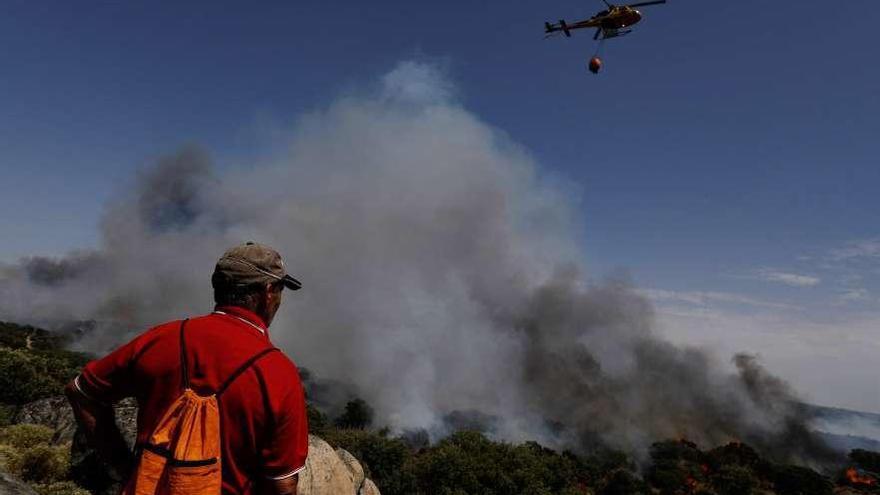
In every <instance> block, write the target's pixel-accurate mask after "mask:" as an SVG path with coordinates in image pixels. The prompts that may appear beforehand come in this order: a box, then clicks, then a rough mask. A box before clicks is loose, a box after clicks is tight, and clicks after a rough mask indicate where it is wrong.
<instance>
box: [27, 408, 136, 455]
mask: <svg viewBox="0 0 880 495" xmlns="http://www.w3.org/2000/svg"><path fill="white" fill-rule="evenodd" d="M114 409H115V410H116V424H117V425H118V426H119V430H120V431H121V432H122V433H123V435H124V436H125V440H126V441H127V442H128V444H129V445H133V444H134V440H135V436H136V435H137V402H135V400H134V399H124V400H122V401H120V402H119V404H117V405H116V407H115V408H114ZM13 422H14V423H27V424H35V425H43V426H48V427H49V428H52V429H53V430H55V436H53V437H52V442H53V443H55V444H62V443H66V442H70V441H73V439H74V434H75V433H76V421H75V420H74V418H73V410H72V409H71V408H70V404H69V403H68V402H67V398H66V397H63V396H62V397H49V398H48V399H42V400H38V401H36V402H31V403H29V404H25V405H24V406H22V407H21V409H19V411H18V413H17V414H16V415H15V417H14V418H13Z"/></svg>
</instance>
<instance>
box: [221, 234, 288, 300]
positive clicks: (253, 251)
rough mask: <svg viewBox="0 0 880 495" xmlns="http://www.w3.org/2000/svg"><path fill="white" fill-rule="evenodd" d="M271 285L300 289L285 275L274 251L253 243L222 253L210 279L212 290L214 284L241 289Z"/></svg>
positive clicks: (278, 255)
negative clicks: (258, 285)
mask: <svg viewBox="0 0 880 495" xmlns="http://www.w3.org/2000/svg"><path fill="white" fill-rule="evenodd" d="M274 282H283V283H284V286H285V287H287V288H288V289H290V290H299V289H301V288H302V284H301V283H300V282H299V280H297V279H295V278H293V277H291V276H290V275H288V274H287V271H286V270H285V268H284V262H283V261H282V260H281V255H280V254H278V251H275V250H274V249H272V248H270V247H269V246H265V245H263V244H257V243H256V242H246V243H244V244H241V245H238V246H235V247H233V248H231V249H229V250H228V251H226V252H225V253H223V256H221V257H220V259H219V260H218V261H217V266H215V267H214V275H213V276H212V277H211V284H212V285H213V286H214V288H215V289H216V288H217V287H218V285H219V286H224V287H229V286H238V287H243V286H248V285H253V284H264V283H274Z"/></svg>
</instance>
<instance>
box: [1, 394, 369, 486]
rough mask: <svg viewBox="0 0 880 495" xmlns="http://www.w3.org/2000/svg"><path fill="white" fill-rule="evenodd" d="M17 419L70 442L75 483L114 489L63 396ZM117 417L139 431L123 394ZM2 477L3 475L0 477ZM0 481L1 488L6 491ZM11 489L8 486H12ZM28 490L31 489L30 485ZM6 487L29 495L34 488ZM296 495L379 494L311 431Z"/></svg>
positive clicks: (129, 435) (26, 409) (350, 459)
mask: <svg viewBox="0 0 880 495" xmlns="http://www.w3.org/2000/svg"><path fill="white" fill-rule="evenodd" d="M15 422H16V423H31V424H40V425H45V426H48V427H49V428H52V429H53V430H55V436H54V437H53V442H55V443H56V444H62V443H66V442H72V447H71V473H72V475H73V477H74V479H75V480H76V481H77V483H78V484H80V485H81V486H83V487H84V488H87V489H89V490H91V491H92V492H93V493H96V494H107V495H110V494H115V493H116V492H117V491H118V487H119V485H118V484H117V483H116V482H115V481H114V480H112V479H111V478H110V477H108V476H107V474H106V473H107V470H106V469H104V468H103V467H102V465H101V463H100V461H99V460H98V458H97V456H96V454H95V452H94V451H93V450H92V449H91V448H89V447H88V446H87V445H86V442H85V439H84V438H83V435H82V434H81V433H78V432H77V430H76V422H75V421H74V418H73V411H72V410H71V408H70V405H69V404H68V403H67V399H66V398H65V397H50V398H48V399H43V400H39V401H36V402H32V403H30V404H27V405H25V406H23V407H22V408H21V409H20V410H19V412H18V413H17V414H16V416H15ZM116 423H117V425H118V426H119V429H120V431H122V434H123V435H124V436H125V438H126V440H127V441H128V442H129V445H133V443H134V439H135V436H136V434H137V404H136V403H135V401H134V400H132V399H126V400H124V401H122V402H120V403H119V404H118V405H117V406H116ZM0 483H3V481H0ZM22 486H23V487H24V488H25V489H28V488H27V487H26V486H24V485H22ZM4 490H5V485H2V484H0V494H5V493H7V492H6V491H4ZM10 490H11V489H10ZM28 490H29V489H28ZM8 493H11V494H15V495H18V494H19V493H20V494H21V495H32V494H33V492H32V491H30V492H15V491H9V492H8ZM298 495H380V494H379V490H378V488H376V485H375V484H374V483H373V482H372V481H370V480H369V479H367V478H366V477H365V475H364V468H363V466H361V463H360V462H359V461H358V460H357V459H356V458H355V457H354V456H353V455H352V454H351V453H349V452H348V451H346V450H343V449H336V450H334V449H333V447H331V446H330V444H328V443H327V442H325V441H324V440H322V439H320V438H318V437H316V436H314V435H309V457H308V458H307V460H306V468H305V469H304V470H303V471H302V472H301V473H300V477H299V490H298Z"/></svg>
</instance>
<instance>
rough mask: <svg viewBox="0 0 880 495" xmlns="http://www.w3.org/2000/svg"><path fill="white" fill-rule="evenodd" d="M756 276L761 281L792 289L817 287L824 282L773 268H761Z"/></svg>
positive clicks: (817, 278)
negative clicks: (783, 285)
mask: <svg viewBox="0 0 880 495" xmlns="http://www.w3.org/2000/svg"><path fill="white" fill-rule="evenodd" d="M756 275H757V277H758V278H759V279H761V280H764V281H767V282H774V283H780V284H785V285H788V286H791V287H815V286H817V285H819V283H821V282H822V279H820V278H819V277H813V276H810V275H801V274H798V273H788V272H781V271H778V270H774V269H772V268H761V269H760V270H758V271H757V272H756Z"/></svg>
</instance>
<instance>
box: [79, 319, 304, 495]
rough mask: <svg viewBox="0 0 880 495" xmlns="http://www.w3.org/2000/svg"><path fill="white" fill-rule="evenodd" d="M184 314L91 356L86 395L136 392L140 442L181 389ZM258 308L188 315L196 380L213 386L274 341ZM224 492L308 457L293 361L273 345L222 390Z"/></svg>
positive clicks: (203, 387) (284, 473)
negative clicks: (97, 356) (99, 356)
mask: <svg viewBox="0 0 880 495" xmlns="http://www.w3.org/2000/svg"><path fill="white" fill-rule="evenodd" d="M180 326H181V322H180V321H176V322H170V323H166V324H163V325H160V326H158V327H154V328H152V329H150V330H148V331H147V332H145V333H144V334H142V335H140V336H138V337H137V338H135V339H134V340H133V341H132V342H130V343H128V344H126V345H125V346H123V347H121V348H120V349H117V350H116V351H114V352H113V353H111V354H110V355H108V356H107V357H105V358H103V359H101V360H98V361H93V362H92V363H89V364H88V365H87V366H86V367H85V369H84V370H83V373H82V375H81V376H80V377H78V379H77V382H76V384H77V386H78V387H79V389H80V390H81V391H82V392H83V394H85V395H86V396H88V397H91V398H93V399H95V400H98V401H102V402H114V401H116V400H118V399H120V398H122V397H125V396H129V395H134V396H135V397H136V398H137V400H138V404H139V407H140V409H139V412H138V436H137V441H138V443H143V442H146V440H147V439H148V437H149V436H150V433H152V431H153V429H154V427H155V426H156V423H157V422H158V420H159V419H160V418H161V416H162V415H163V414H164V412H165V411H166V410H167V408H168V407H169V406H170V405H171V404H172V402H174V400H175V399H176V398H177V397H178V396H179V395H180V394H181V393H182V391H183V383H182V372H181V362H182V360H181V339H180ZM271 346H272V344H271V343H270V341H269V338H268V333H267V330H266V328H265V325H263V323H262V321H261V320H260V318H259V317H258V316H256V315H255V314H253V313H251V312H249V311H247V310H244V309H242V308H236V307H222V308H219V311H216V312H214V313H212V314H210V315H207V316H202V317H198V318H193V319H190V320H189V321H188V322H187V324H186V329H185V331H184V346H183V347H184V348H185V349H186V360H187V364H188V378H189V384H190V387H191V388H192V389H193V390H195V391H196V392H197V393H199V394H200V395H210V394H212V393H215V392H216V391H217V390H218V389H219V388H220V386H221V384H222V383H223V382H224V381H226V380H227V379H228V378H229V377H231V376H232V375H233V374H234V373H235V372H236V370H237V369H238V368H240V367H241V366H242V365H243V364H244V363H246V362H247V361H248V359H250V358H251V357H253V356H255V355H257V354H258V353H260V352H261V351H263V350H265V349H267V348H270V347H271ZM219 402H220V418H221V443H222V461H221V462H222V467H223V493H230V494H231V493H252V492H253V491H254V490H255V482H258V481H259V480H265V479H278V478H285V477H289V476H293V475H294V474H296V473H297V472H299V471H300V470H301V469H302V468H303V467H304V465H305V458H306V454H307V449H308V425H307V423H306V413H305V404H304V400H303V393H302V385H301V383H300V380H299V375H298V373H297V370H296V367H295V366H294V364H293V363H292V362H291V361H290V359H288V358H287V357H286V356H285V355H283V354H282V353H281V352H270V353H268V354H266V355H265V356H263V357H261V358H260V359H259V360H257V361H256V362H255V363H254V364H253V365H252V366H250V367H248V368H247V369H246V370H245V371H244V372H242V373H241V375H240V376H238V378H236V379H235V380H234V381H233V382H232V383H231V385H230V386H229V388H228V389H227V390H226V391H225V392H224V393H223V394H222V395H221V396H220V398H219Z"/></svg>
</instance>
